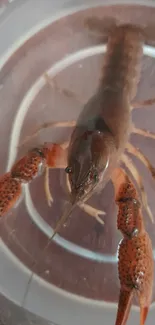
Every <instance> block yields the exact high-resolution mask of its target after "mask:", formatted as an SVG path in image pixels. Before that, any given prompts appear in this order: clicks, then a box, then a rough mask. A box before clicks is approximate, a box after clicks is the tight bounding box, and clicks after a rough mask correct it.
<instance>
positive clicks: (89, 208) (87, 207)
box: [66, 177, 105, 225]
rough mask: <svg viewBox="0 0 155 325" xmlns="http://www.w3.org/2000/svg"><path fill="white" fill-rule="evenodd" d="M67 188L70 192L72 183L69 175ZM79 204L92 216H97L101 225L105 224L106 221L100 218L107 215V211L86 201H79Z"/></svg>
mask: <svg viewBox="0 0 155 325" xmlns="http://www.w3.org/2000/svg"><path fill="white" fill-rule="evenodd" d="M66 185H67V190H68V192H70V184H69V180H68V177H66ZM78 206H79V207H80V208H81V209H82V210H83V211H84V212H86V213H87V214H88V215H90V216H91V217H93V218H95V219H96V220H97V221H98V222H99V223H100V224H101V225H104V221H103V220H102V218H100V215H105V212H104V211H102V210H99V209H96V208H93V207H92V206H91V205H89V204H86V203H85V202H82V203H78Z"/></svg>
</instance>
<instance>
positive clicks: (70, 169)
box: [65, 166, 72, 174]
mask: <svg viewBox="0 0 155 325" xmlns="http://www.w3.org/2000/svg"><path fill="white" fill-rule="evenodd" d="M65 172H66V173H67V174H70V173H71V172H72V168H71V167H69V166H67V167H66V168H65Z"/></svg>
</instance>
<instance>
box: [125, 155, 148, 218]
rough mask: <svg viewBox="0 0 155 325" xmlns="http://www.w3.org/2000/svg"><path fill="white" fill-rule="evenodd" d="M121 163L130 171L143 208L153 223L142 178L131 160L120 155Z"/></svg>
mask: <svg viewBox="0 0 155 325" xmlns="http://www.w3.org/2000/svg"><path fill="white" fill-rule="evenodd" d="M121 161H122V162H123V163H124V164H125V166H126V167H127V169H128V170H129V171H130V173H131V175H132V176H133V178H134V180H135V181H136V183H137V185H138V188H139V190H140V193H141V197H142V203H143V206H144V208H145V210H146V212H147V214H148V216H149V218H150V220H151V221H152V222H154V218H153V215H152V212H151V210H150V208H149V205H148V200H147V195H146V192H145V189H144V185H143V182H142V178H141V176H140V174H139V172H138V170H137V168H136V166H135V165H134V163H133V162H132V160H131V159H129V158H128V156H127V155H125V154H123V155H122V157H121Z"/></svg>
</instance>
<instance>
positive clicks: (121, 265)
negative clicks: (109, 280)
mask: <svg viewBox="0 0 155 325" xmlns="http://www.w3.org/2000/svg"><path fill="white" fill-rule="evenodd" d="M113 184H114V187H115V198H116V204H117V205H118V208H119V211H118V218H117V227H118V229H119V230H120V231H121V232H122V234H123V236H124V238H123V239H122V241H121V243H120V245H119V252H118V273H119V280H120V285H121V289H120V296H119V303H118V312H117V318H116V323H115V325H125V324H126V321H127V319H128V315H129V312H130V308H131V303H132V298H133V296H134V294H136V295H137V296H138V299H139V304H140V325H144V323H145V320H146V317H147V314H148V310H149V307H150V303H151V299H152V288H153V251H152V244H151V240H150V238H149V235H148V233H147V232H146V231H145V227H144V222H143V216H142V213H141V208H140V202H139V200H138V194H137V191H136V189H135V187H134V185H133V184H132V182H131V181H130V179H129V178H128V177H127V175H126V174H125V173H124V172H123V171H122V170H121V169H117V170H116V171H115V172H114V177H113Z"/></svg>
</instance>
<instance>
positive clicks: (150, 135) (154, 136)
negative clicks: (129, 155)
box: [131, 125, 155, 139]
mask: <svg viewBox="0 0 155 325" xmlns="http://www.w3.org/2000/svg"><path fill="white" fill-rule="evenodd" d="M131 132H132V133H134V134H138V135H142V136H143V137H146V138H150V139H155V133H153V132H150V131H147V130H143V129H139V128H136V127H135V126H134V125H133V127H132V130H131Z"/></svg>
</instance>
